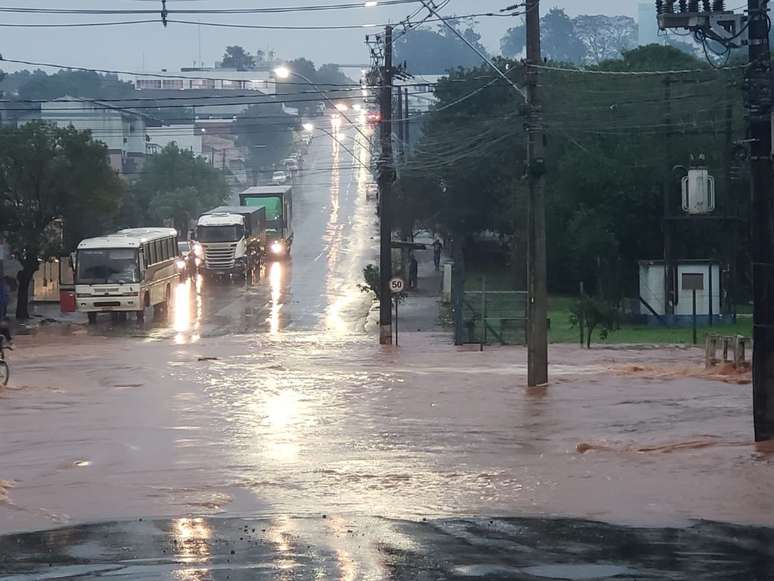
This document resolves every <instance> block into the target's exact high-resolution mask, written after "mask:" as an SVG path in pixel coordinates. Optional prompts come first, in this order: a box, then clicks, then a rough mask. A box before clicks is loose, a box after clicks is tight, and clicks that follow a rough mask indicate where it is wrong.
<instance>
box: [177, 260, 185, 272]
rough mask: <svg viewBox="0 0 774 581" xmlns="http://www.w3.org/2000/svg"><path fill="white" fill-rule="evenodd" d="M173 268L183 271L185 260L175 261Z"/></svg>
mask: <svg viewBox="0 0 774 581" xmlns="http://www.w3.org/2000/svg"><path fill="white" fill-rule="evenodd" d="M175 266H176V267H177V269H178V270H185V260H176V261H175Z"/></svg>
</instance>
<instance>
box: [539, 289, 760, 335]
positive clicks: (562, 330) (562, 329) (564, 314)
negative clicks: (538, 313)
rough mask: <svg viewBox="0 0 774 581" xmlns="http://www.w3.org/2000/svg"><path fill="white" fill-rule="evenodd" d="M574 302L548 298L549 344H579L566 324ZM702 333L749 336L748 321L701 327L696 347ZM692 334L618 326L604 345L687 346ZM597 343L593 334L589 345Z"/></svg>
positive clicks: (685, 330)
mask: <svg viewBox="0 0 774 581" xmlns="http://www.w3.org/2000/svg"><path fill="white" fill-rule="evenodd" d="M573 301H574V298H572V297H558V296H552V297H550V299H549V308H548V316H549V318H550V319H551V330H550V331H549V337H550V340H551V342H552V343H580V332H579V330H578V328H577V327H573V326H572V325H571V324H570V306H571V305H572V303H573ZM706 333H718V334H721V335H745V336H747V337H750V336H751V335H752V318H748V317H745V316H741V317H739V318H738V319H737V322H736V324H735V325H720V326H718V325H715V326H713V327H706V326H702V327H699V329H698V333H697V335H698V340H699V344H700V345H703V344H704V335H705V334H706ZM692 341H693V331H692V329H691V328H690V327H661V326H642V325H629V324H624V325H621V328H620V329H619V330H618V331H615V332H613V333H611V334H610V336H609V337H608V338H607V341H605V342H604V343H607V344H622V343H634V344H637V343H642V344H685V345H688V344H691V343H692ZM599 343H601V341H600V340H599V337H598V336H597V334H596V333H595V336H594V338H593V340H592V345H593V344H599Z"/></svg>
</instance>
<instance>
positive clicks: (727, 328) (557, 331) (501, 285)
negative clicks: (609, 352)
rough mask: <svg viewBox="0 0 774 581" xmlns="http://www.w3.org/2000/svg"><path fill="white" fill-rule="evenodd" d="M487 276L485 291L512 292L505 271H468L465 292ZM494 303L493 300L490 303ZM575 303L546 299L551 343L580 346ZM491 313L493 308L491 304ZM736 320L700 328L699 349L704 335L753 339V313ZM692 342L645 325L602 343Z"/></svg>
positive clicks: (680, 331)
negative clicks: (572, 320)
mask: <svg viewBox="0 0 774 581" xmlns="http://www.w3.org/2000/svg"><path fill="white" fill-rule="evenodd" d="M484 275H485V276H486V288H487V290H492V291H498V290H513V277H512V275H511V273H510V272H509V271H508V270H507V269H502V270H492V269H487V270H486V271H478V270H474V269H468V270H467V272H466V276H465V290H480V289H481V281H482V277H483V276H484ZM492 300H493V301H494V302H496V301H497V299H496V298H494V299H492ZM574 301H575V298H574V297H567V296H551V297H550V298H549V306H548V317H549V318H550V319H551V329H550V331H549V338H550V341H551V342H552V343H580V331H579V330H578V328H577V327H573V326H572V325H571V324H570V307H571V305H572V304H573V302H574ZM490 304H491V305H492V308H493V310H496V305H495V304H493V303H490ZM738 312H739V315H740V316H739V317H738V319H737V322H736V324H735V325H720V326H718V325H715V326H713V327H699V329H698V332H697V336H698V342H699V344H700V345H703V344H704V335H705V334H706V333H709V332H712V333H718V334H722V335H744V336H747V337H750V336H752V317H751V316H750V314H749V313H751V312H752V309H751V307H750V306H749V305H740V306H739V309H738ZM692 341H693V331H692V330H691V328H690V327H669V328H668V327H661V326H648V325H631V324H624V325H622V326H621V328H620V329H619V330H618V331H615V332H613V333H611V334H610V336H609V337H608V338H607V340H606V341H604V343H606V344H625V343H631V344H638V343H639V344H676V345H679V344H684V345H690V344H691V343H692ZM600 343H603V342H602V341H600V340H599V336H598V332H595V334H594V338H593V340H592V345H594V344H600Z"/></svg>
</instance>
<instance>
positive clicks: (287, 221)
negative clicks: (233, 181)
mask: <svg viewBox="0 0 774 581" xmlns="http://www.w3.org/2000/svg"><path fill="white" fill-rule="evenodd" d="M239 205H240V206H247V207H258V208H265V209H266V248H267V255H268V257H269V259H270V260H271V259H274V260H281V259H283V258H287V257H288V256H290V249H291V247H292V246H293V188H292V187H291V186H280V185H278V186H256V187H252V188H248V189H246V190H245V191H244V192H242V193H241V194H239Z"/></svg>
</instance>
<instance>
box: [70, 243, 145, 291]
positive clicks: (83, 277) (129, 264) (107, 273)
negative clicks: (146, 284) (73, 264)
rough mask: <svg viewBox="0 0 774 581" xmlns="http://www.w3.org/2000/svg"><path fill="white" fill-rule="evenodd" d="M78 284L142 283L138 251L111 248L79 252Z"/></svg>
mask: <svg viewBox="0 0 774 581" xmlns="http://www.w3.org/2000/svg"><path fill="white" fill-rule="evenodd" d="M77 266H78V268H77V270H78V276H77V278H76V284H109V283H114V284H127V283H137V282H140V265H139V261H138V260H137V250H135V249H133V248H109V249H95V250H79V251H78V262H77Z"/></svg>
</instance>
